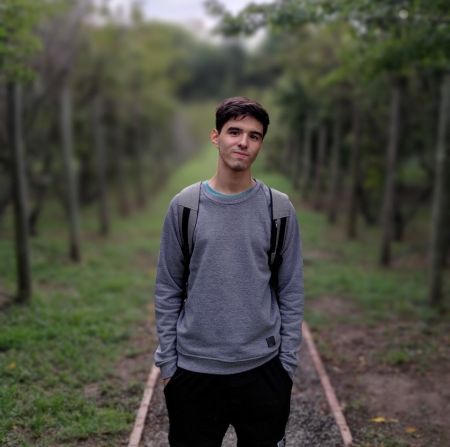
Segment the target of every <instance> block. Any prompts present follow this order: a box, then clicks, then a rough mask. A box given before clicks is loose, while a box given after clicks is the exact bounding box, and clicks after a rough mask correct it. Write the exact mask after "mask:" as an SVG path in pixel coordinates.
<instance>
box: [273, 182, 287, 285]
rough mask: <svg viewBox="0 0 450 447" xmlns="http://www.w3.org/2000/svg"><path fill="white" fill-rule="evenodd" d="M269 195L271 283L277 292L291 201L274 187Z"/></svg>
mask: <svg viewBox="0 0 450 447" xmlns="http://www.w3.org/2000/svg"><path fill="white" fill-rule="evenodd" d="M269 195H270V205H269V206H270V218H271V235H270V250H269V266H270V270H271V272H272V274H271V278H270V284H271V286H272V288H273V289H274V291H275V292H276V293H277V289H278V270H279V268H280V266H281V264H282V263H283V256H282V255H281V253H282V251H283V247H284V241H285V236H286V230H287V224H288V216H289V214H290V201H289V197H288V196H287V195H286V194H284V193H282V192H280V191H278V190H276V189H273V188H269Z"/></svg>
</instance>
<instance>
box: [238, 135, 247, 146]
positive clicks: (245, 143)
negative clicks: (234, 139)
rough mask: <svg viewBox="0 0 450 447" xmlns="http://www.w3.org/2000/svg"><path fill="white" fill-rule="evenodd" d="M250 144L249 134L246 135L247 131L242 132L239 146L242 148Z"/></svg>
mask: <svg viewBox="0 0 450 447" xmlns="http://www.w3.org/2000/svg"><path fill="white" fill-rule="evenodd" d="M247 146H248V135H246V134H245V133H244V134H242V136H241V141H239V147H241V148H245V149H246V148H247Z"/></svg>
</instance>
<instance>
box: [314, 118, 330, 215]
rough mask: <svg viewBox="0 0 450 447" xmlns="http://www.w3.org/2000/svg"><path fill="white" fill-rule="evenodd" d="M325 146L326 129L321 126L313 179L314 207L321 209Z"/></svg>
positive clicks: (323, 125)
mask: <svg viewBox="0 0 450 447" xmlns="http://www.w3.org/2000/svg"><path fill="white" fill-rule="evenodd" d="M326 145H327V128H326V125H325V124H322V125H321V126H320V128H319V142H318V144H317V160H316V172H315V179H314V207H315V208H316V209H318V210H320V209H322V205H323V198H324V197H323V195H324V183H325V179H324V176H325V152H326Z"/></svg>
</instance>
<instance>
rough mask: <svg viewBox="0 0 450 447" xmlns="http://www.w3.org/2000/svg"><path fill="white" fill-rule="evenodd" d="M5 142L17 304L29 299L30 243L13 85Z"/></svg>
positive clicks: (18, 101)
mask: <svg viewBox="0 0 450 447" xmlns="http://www.w3.org/2000/svg"><path fill="white" fill-rule="evenodd" d="M6 94H7V107H8V110H7V114H6V116H7V120H8V124H7V127H8V140H9V145H10V149H11V166H12V177H11V178H12V192H13V202H14V227H15V237H16V253H17V255H16V262H17V287H18V291H17V301H18V302H25V301H28V300H29V299H30V297H31V292H32V283H31V268H30V258H31V253H30V242H29V228H28V197H27V179H26V175H25V172H26V171H25V154H24V147H23V129H22V89H21V86H20V85H19V84H17V83H13V82H11V83H9V84H8V85H7V91H6Z"/></svg>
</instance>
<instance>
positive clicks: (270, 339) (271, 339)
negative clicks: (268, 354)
mask: <svg viewBox="0 0 450 447" xmlns="http://www.w3.org/2000/svg"><path fill="white" fill-rule="evenodd" d="M266 342H267V346H268V347H269V348H271V347H272V346H275V337H274V336H273V335H272V336H271V337H267V338H266Z"/></svg>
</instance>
